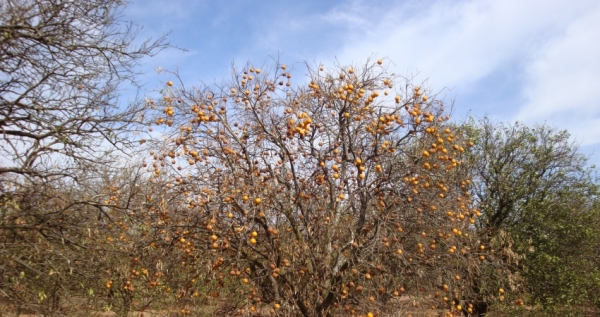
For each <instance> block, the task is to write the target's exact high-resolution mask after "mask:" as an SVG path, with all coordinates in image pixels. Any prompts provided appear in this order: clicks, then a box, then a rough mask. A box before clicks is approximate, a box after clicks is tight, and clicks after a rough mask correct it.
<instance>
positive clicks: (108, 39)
mask: <svg viewBox="0 0 600 317" xmlns="http://www.w3.org/2000/svg"><path fill="white" fill-rule="evenodd" d="M123 5H124V2H123V1H120V0H92V1H54V0H48V1H46V0H8V1H3V2H2V3H0V157H2V161H1V162H0V174H1V175H4V176H6V175H20V176H25V177H27V178H31V177H35V178H38V179H39V178H47V177H49V176H72V175H74V173H73V170H72V169H71V168H73V167H74V163H77V162H78V163H85V162H99V161H105V160H106V159H107V156H106V153H105V152H104V151H102V149H103V148H104V149H109V148H112V147H113V146H123V143H122V142H124V141H125V140H124V138H123V136H124V135H126V133H127V132H128V129H127V128H128V127H129V126H130V125H131V124H132V123H134V122H136V120H141V116H143V111H144V105H143V103H140V104H136V105H124V104H123V103H120V102H119V98H118V97H119V92H118V89H119V87H120V85H121V84H123V83H135V76H136V75H137V74H136V70H135V67H136V66H137V65H138V63H139V61H140V59H141V58H143V57H144V56H151V55H154V54H156V53H157V52H158V51H160V50H161V49H162V48H165V47H166V46H167V44H166V43H165V38H164V37H161V38H159V39H157V40H151V39H150V40H147V41H145V42H143V43H141V44H139V45H137V46H136V45H133V43H134V41H135V39H136V35H137V34H138V32H139V30H140V28H139V27H137V26H136V25H135V24H132V23H128V22H125V21H122V20H120V17H119V10H120V9H121V8H122V6H123ZM5 179H6V178H5Z"/></svg>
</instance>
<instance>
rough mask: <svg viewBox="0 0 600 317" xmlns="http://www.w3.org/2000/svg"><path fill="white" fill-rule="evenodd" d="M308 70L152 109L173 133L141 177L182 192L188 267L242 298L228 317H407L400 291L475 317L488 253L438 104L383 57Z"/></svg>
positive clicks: (456, 142)
mask: <svg viewBox="0 0 600 317" xmlns="http://www.w3.org/2000/svg"><path fill="white" fill-rule="evenodd" d="M307 69H308V77H309V78H308V81H309V82H308V83H307V86H305V85H302V86H301V87H295V86H294V85H292V83H291V77H292V74H293V72H292V71H291V70H290V69H289V68H288V67H287V66H286V65H281V64H277V65H276V67H275V68H274V69H273V70H272V74H270V75H269V74H268V73H269V72H268V71H267V70H265V69H259V68H255V67H253V66H251V65H247V66H246V67H245V68H243V70H239V71H238V70H235V69H234V75H233V78H232V80H231V81H230V82H228V83H226V84H223V85H215V86H202V87H192V88H186V87H185V86H184V85H183V84H181V85H174V83H173V82H172V81H168V82H167V83H166V85H165V88H164V90H162V96H161V98H160V100H159V101H156V102H155V101H153V100H150V101H149V102H150V103H151V104H154V105H156V107H157V108H158V109H159V110H162V113H158V115H157V116H156V117H155V120H156V121H155V122H156V124H157V125H159V126H160V127H159V128H160V130H161V131H163V132H164V133H165V134H166V139H164V142H163V143H161V145H156V151H154V152H152V153H151V156H152V158H153V160H154V162H153V163H152V166H151V167H150V166H148V170H149V171H150V172H151V173H152V174H153V175H154V176H155V177H164V175H165V174H166V175H168V177H170V178H168V182H167V183H166V184H164V187H165V188H166V189H167V190H169V188H170V190H178V191H180V192H184V193H185V194H186V200H185V205H184V206H183V207H185V208H184V210H181V209H179V208H178V211H177V212H175V211H173V212H172V213H173V214H175V213H183V214H185V215H186V217H187V218H186V219H188V221H187V223H188V224H190V225H188V226H187V227H186V228H185V230H186V231H187V232H188V235H189V238H190V239H192V240H193V246H194V247H193V248H192V254H201V256H200V257H199V258H197V262H195V263H192V264H193V265H199V266H206V267H207V268H209V269H210V272H211V273H210V274H211V275H212V276H213V279H214V280H215V281H217V283H215V284H214V285H215V287H216V288H219V289H223V287H224V286H225V285H233V286H232V288H233V290H234V291H235V292H241V293H243V294H245V295H244V296H240V297H237V298H235V301H237V302H235V301H234V300H230V302H232V301H233V302H234V303H233V304H234V306H236V308H237V310H235V309H233V311H237V313H233V312H232V313H230V314H232V315H233V314H238V315H239V314H242V313H243V312H244V311H245V312H251V311H256V310H261V307H263V309H266V310H272V312H276V313H278V314H288V313H289V314H300V315H302V316H330V315H333V314H334V312H335V311H336V310H338V311H340V310H344V311H346V313H348V314H354V313H356V314H362V315H364V314H367V313H375V314H376V315H378V314H386V313H389V312H391V311H392V309H396V311H397V309H404V310H406V309H407V308H406V307H404V308H402V307H403V306H402V305H401V304H402V302H403V301H400V300H398V299H395V298H398V297H399V296H400V295H402V294H405V296H411V297H412V298H413V299H414V305H415V306H418V305H419V303H422V304H423V305H428V306H430V305H433V307H434V308H435V309H437V310H453V311H460V310H464V311H467V310H468V311H471V310H472V303H470V302H469V301H468V299H469V298H470V295H471V294H470V293H469V292H470V288H469V287H466V286H467V285H469V284H470V283H471V282H470V281H469V280H470V278H471V274H470V273H472V272H473V271H475V270H479V269H480V268H481V267H483V266H485V265H487V264H486V263H487V262H486V261H485V258H486V256H485V254H486V253H485V251H483V249H482V248H480V245H479V244H478V243H477V241H476V239H475V236H474V234H473V233H474V231H473V229H472V227H471V224H472V223H474V222H475V220H474V218H475V217H476V214H478V213H479V212H478V211H477V210H474V209H473V208H472V207H473V206H472V204H471V203H472V202H471V200H470V197H469V194H468V192H467V190H468V183H469V182H470V181H469V180H467V179H464V178H461V174H460V173H459V172H457V171H458V170H457V169H456V168H457V167H458V166H460V165H461V160H462V158H461V157H462V152H464V147H466V146H467V144H466V143H465V140H462V139H460V137H459V135H457V134H456V135H455V134H454V133H453V131H452V130H451V129H450V125H449V124H447V120H448V119H449V117H448V116H446V115H445V114H444V105H443V102H442V101H441V100H438V99H436V96H435V95H431V94H430V92H429V91H428V90H426V89H424V88H421V87H419V86H415V85H413V84H412V83H411V82H410V81H409V80H408V79H405V78H401V77H399V76H395V75H393V74H389V73H387V72H386V68H385V66H384V65H383V61H381V60H379V61H377V62H367V63H366V64H365V65H364V66H363V67H360V68H359V67H351V66H336V67H334V68H332V69H327V70H325V69H324V67H319V68H312V67H308V68H307ZM172 76H176V74H174V75H172ZM185 209H187V211H186V210H185ZM196 224H199V225H196ZM166 235H173V233H168V232H167V233H166ZM186 239H188V238H186ZM215 292H216V293H217V294H218V290H217V291H215ZM404 303H405V302H404ZM265 307H266V308H265ZM280 309H282V311H280ZM411 309H414V308H411ZM367 315H368V316H370V315H369V314H367Z"/></svg>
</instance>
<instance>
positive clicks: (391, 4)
mask: <svg viewBox="0 0 600 317" xmlns="http://www.w3.org/2000/svg"><path fill="white" fill-rule="evenodd" d="M123 15H124V18H125V19H128V20H133V21H135V22H137V23H139V24H142V25H144V29H143V31H142V32H141V34H140V38H144V37H148V36H154V37H157V36H159V35H161V34H163V33H166V32H169V31H171V35H170V36H169V39H170V42H171V43H172V44H173V45H176V46H178V47H182V48H185V49H187V52H182V51H177V50H173V49H171V50H166V51H164V52H162V53H161V54H159V55H158V56H156V57H154V58H151V59H147V60H146V61H145V63H144V65H143V66H142V70H143V71H144V72H146V73H147V76H145V77H143V81H144V82H146V84H147V86H146V88H148V89H152V88H155V87H158V86H159V85H160V80H162V81H165V80H166V79H165V78H156V77H155V76H154V75H153V70H154V69H155V68H156V67H162V68H164V69H170V70H175V69H178V71H179V72H180V74H181V77H182V78H183V80H184V81H185V82H186V84H188V85H189V84H194V83H198V82H199V81H204V82H212V81H215V80H217V81H220V80H221V79H223V78H227V77H228V76H229V74H230V70H231V63H232V62H234V61H235V63H236V64H238V65H242V64H245V63H246V62H248V61H251V62H252V63H254V64H255V65H262V64H268V63H269V61H270V60H271V59H270V57H277V56H278V55H279V56H280V60H281V61H282V62H283V63H286V64H288V65H293V64H295V63H298V64H302V63H304V62H309V63H312V64H325V65H332V64H333V63H334V62H335V61H336V60H337V61H339V62H340V63H341V64H350V63H356V64H361V63H363V62H364V61H366V59H367V58H368V57H376V58H388V59H390V60H391V61H392V62H393V64H392V66H391V69H392V71H394V72H396V73H398V74H403V75H416V76H417V77H416V78H417V79H416V80H417V82H421V81H425V80H426V81H427V84H428V86H430V87H431V88H433V90H442V89H445V91H446V93H445V94H446V98H448V99H453V100H454V102H455V108H454V118H455V119H458V120H460V119H463V118H465V117H466V116H467V115H468V114H472V115H474V116H476V117H483V116H485V115H488V116H489V117H492V118H494V119H498V120H502V121H506V122H511V121H514V120H520V121H523V122H525V123H527V124H534V123H544V122H546V123H548V124H550V125H552V126H555V127H558V128H560V129H567V130H569V132H571V134H572V135H573V136H574V141H577V142H579V143H580V145H581V147H580V148H581V150H582V152H583V153H586V154H588V155H592V157H591V160H590V161H591V163H594V164H596V165H600V44H598V43H600V1H597V0H577V1H552V0H545V1H534V0H528V1H522V0H520V1H517V0H502V1H487V0H481V1H444V0H431V1H392V0H355V1H323V0H321V1H242V0H233V1H195V0H187V1H183V0H172V1H158V0H135V1H133V2H132V3H130V4H129V6H128V7H127V8H126V9H125V11H124V12H123ZM296 68H297V69H301V68H302V65H298V66H297V67H296Z"/></svg>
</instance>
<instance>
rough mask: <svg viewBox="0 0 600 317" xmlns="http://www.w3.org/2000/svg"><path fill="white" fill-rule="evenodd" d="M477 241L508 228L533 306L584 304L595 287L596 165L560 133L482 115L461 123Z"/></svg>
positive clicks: (591, 298)
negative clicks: (477, 211)
mask: <svg viewBox="0 0 600 317" xmlns="http://www.w3.org/2000/svg"><path fill="white" fill-rule="evenodd" d="M467 129H469V130H470V137H471V139H472V140H473V142H474V143H475V145H474V146H473V147H472V148H470V151H469V153H468V157H469V159H468V160H469V164H465V166H467V168H471V169H472V173H473V187H471V189H472V193H473V197H474V198H475V201H476V202H477V204H478V205H479V206H480V208H481V211H482V217H481V218H480V219H479V221H478V222H477V224H478V226H479V231H480V235H481V237H482V239H491V238H493V237H494V236H497V234H498V233H499V232H506V233H508V234H509V235H510V237H511V241H513V242H514V245H513V246H512V250H513V251H514V252H516V253H518V254H519V255H520V257H521V259H522V260H521V262H520V263H519V265H518V266H515V267H513V271H514V272H519V273H520V274H522V276H523V277H524V283H525V288H526V290H527V291H528V293H529V294H530V295H531V301H532V303H534V304H542V305H543V307H544V308H554V307H558V306H559V305H560V306H561V307H565V305H572V306H573V307H576V306H578V305H582V304H583V305H589V304H590V303H591V304H593V303H594V302H595V298H594V297H595V295H591V294H595V293H596V290H598V286H600V284H598V270H597V244H598V241H599V240H598V238H599V237H600V231H599V230H598V228H597V224H598V221H599V220H600V218H599V216H600V209H598V206H599V205H598V202H599V201H598V183H597V180H596V178H595V175H594V169H593V168H589V167H587V164H586V158H585V157H584V156H583V155H582V154H581V153H579V152H578V150H577V147H576V146H575V145H574V144H573V143H572V142H570V141H569V138H570V136H569V134H568V133H567V132H566V131H558V130H556V129H553V128H550V127H548V126H545V125H542V126H535V127H533V128H529V127H527V126H524V125H522V124H520V123H516V124H514V125H504V124H499V123H494V122H491V121H490V120H488V119H484V120H481V121H480V122H474V121H471V122H469V123H468V124H467Z"/></svg>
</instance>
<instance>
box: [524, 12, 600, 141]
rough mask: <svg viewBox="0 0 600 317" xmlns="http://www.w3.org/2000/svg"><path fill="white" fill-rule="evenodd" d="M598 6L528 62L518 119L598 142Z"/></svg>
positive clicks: (599, 32)
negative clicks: (550, 125)
mask: <svg viewBox="0 0 600 317" xmlns="http://www.w3.org/2000/svg"><path fill="white" fill-rule="evenodd" d="M599 20H600V7H597V8H595V9H594V10H590V11H588V12H586V13H585V14H584V15H582V16H580V17H578V18H577V19H574V20H573V21H571V22H570V23H569V25H568V26H567V27H566V29H565V30H564V33H563V34H562V35H561V36H560V37H556V38H554V39H552V40H551V41H549V42H547V43H545V45H544V46H542V47H541V48H540V49H539V50H538V52H537V54H536V57H537V58H536V59H535V60H533V61H532V62H531V63H530V64H529V65H528V67H527V77H526V82H525V85H524V86H525V87H524V91H523V95H524V96H525V97H526V103H525V104H524V105H523V107H522V108H521V109H520V111H519V113H518V115H517V118H518V119H521V120H524V121H526V122H539V121H540V120H547V121H549V122H555V123H556V124H557V125H560V126H561V127H566V128H568V129H569V131H571V132H572V133H573V134H575V135H577V136H578V139H580V140H581V141H582V145H587V144H593V143H600V89H598V85H599V84H600V58H599V57H600V46H599V45H598V44H597V41H598V39H600V24H598V21H599Z"/></svg>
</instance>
